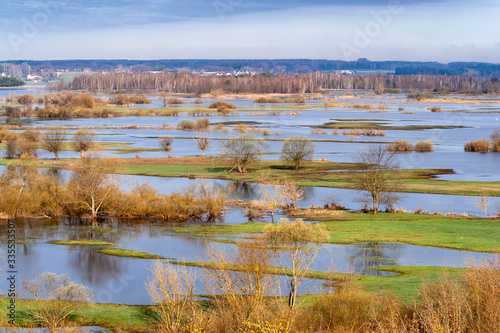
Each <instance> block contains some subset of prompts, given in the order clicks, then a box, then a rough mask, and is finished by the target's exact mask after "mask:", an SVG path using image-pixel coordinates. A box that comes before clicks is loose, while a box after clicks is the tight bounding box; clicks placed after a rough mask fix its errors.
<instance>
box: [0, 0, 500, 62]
mask: <svg viewBox="0 0 500 333" xmlns="http://www.w3.org/2000/svg"><path fill="white" fill-rule="evenodd" d="M498 17H500V4H499V3H496V2H495V1H492V0H481V1H479V2H476V3H470V2H466V1H448V0H442V1H422V0H413V1H409V0H406V1H403V0H401V1H397V0H389V1H387V0H386V1H379V0H354V1H326V0H313V1H308V2H305V1H299V0H288V1H284V0H278V1H274V2H272V3H267V2H264V1H262V0H254V1H246V0H214V1H203V0H187V1H182V2H181V1H172V0H142V1H137V0H112V1H97V0H88V1H83V0H74V1H71V2H70V1H68V0H42V1H32V0H18V1H14V0H8V1H7V3H6V4H5V5H4V7H3V13H2V15H1V18H2V24H1V25H0V32H1V36H2V38H1V39H0V50H1V53H0V60H20V59H29V60H57V59H138V60H139V59H140V60H152V59H298V58H301V59H329V60H356V59H358V58H367V59H369V60H374V61H376V60H379V61H383V60H402V61H439V62H446V63H447V62H453V61H477V62H493V63H499V62H500V58H499V56H498V55H499V54H500V38H499V37H498V36H497V34H496V30H497V28H498V27H500V25H499V23H498V19H497V18H498Z"/></svg>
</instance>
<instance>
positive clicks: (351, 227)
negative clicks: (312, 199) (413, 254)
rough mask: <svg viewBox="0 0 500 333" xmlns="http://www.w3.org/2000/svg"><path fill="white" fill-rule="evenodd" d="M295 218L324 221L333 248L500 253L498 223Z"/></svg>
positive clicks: (400, 217)
mask: <svg viewBox="0 0 500 333" xmlns="http://www.w3.org/2000/svg"><path fill="white" fill-rule="evenodd" d="M296 215H297V216H303V217H310V218H314V220H320V221H325V222H324V224H325V227H326V228H327V230H328V231H329V233H330V240H329V241H330V242H332V243H335V244H352V243H364V242H381V243H405V244H413V245H419V246H433V247H441V248H449V249H457V250H469V251H478V252H496V251H499V250H500V238H499V237H496V236H495V235H500V220H493V219H484V218H479V217H474V218H469V217H461V216H455V217H451V216H440V215H417V214H404V213H397V214H391V213H379V214H376V215H374V214H372V213H367V214H358V213H350V212H345V213H344V214H340V215H338V216H334V217H332V216H327V217H322V216H311V215H309V214H308V213H307V212H305V214H301V213H300V212H298V213H296Z"/></svg>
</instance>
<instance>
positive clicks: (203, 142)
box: [194, 131, 212, 157]
mask: <svg viewBox="0 0 500 333" xmlns="http://www.w3.org/2000/svg"><path fill="white" fill-rule="evenodd" d="M194 141H195V142H196V146H197V147H198V149H200V150H201V157H205V150H207V149H210V146H211V142H212V137H211V136H210V134H208V132H206V131H202V132H198V133H196V137H195V138H194Z"/></svg>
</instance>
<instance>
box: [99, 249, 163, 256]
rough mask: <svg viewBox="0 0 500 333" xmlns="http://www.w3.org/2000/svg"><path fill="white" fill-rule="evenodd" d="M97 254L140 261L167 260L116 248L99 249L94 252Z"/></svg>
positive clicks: (149, 254)
mask: <svg viewBox="0 0 500 333" xmlns="http://www.w3.org/2000/svg"><path fill="white" fill-rule="evenodd" d="M94 252H96V253H102V254H107V255H110V256H117V257H130V258H138V259H166V258H165V257H162V256H159V255H155V254H151V253H147V252H141V251H132V250H126V249H114V248H104V249H99V250H96V251H94Z"/></svg>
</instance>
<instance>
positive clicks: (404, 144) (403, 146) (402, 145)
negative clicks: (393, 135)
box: [387, 140, 415, 151]
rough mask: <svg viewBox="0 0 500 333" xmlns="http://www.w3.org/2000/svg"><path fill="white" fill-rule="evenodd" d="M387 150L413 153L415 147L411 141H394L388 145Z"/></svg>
mask: <svg viewBox="0 0 500 333" xmlns="http://www.w3.org/2000/svg"><path fill="white" fill-rule="evenodd" d="M387 149H388V150H391V151H413V150H414V149H415V147H414V146H413V143H411V142H410V141H406V140H394V141H393V142H391V143H389V144H388V145H387Z"/></svg>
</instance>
